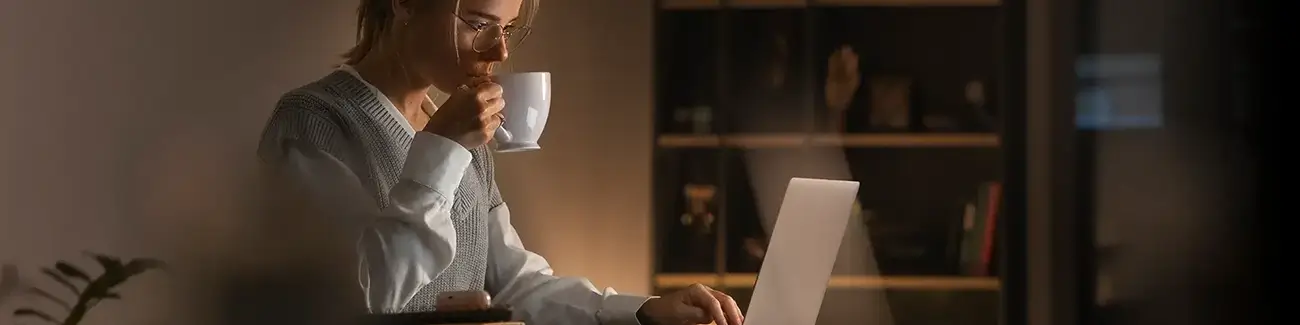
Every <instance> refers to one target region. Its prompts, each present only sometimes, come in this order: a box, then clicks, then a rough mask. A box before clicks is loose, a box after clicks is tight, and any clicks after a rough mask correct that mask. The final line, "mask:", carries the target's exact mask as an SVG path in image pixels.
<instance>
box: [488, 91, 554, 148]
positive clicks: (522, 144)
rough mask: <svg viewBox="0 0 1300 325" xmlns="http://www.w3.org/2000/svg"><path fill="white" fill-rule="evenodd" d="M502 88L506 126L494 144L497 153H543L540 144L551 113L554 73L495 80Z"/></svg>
mask: <svg viewBox="0 0 1300 325" xmlns="http://www.w3.org/2000/svg"><path fill="white" fill-rule="evenodd" d="M495 81H496V82H497V84H500V85H501V89H502V90H503V92H504V94H503V95H502V98H503V99H505V101H506V107H505V109H502V110H501V113H502V114H503V115H505V117H506V122H505V123H504V124H502V125H501V127H500V128H497V131H496V134H495V135H494V137H493V138H494V140H495V141H496V151H497V152H519V151H532V150H538V149H541V148H542V146H541V145H539V144H538V143H537V140H538V139H540V138H541V137H542V129H544V128H545V127H546V117H547V115H548V114H549V113H550V111H551V73H550V72H521V73H506V74H500V75H497V76H496V77H495Z"/></svg>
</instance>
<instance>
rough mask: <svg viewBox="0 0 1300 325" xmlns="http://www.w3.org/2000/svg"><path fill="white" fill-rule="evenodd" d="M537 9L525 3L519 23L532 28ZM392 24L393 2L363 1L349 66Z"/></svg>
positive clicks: (534, 4)
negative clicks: (355, 41)
mask: <svg viewBox="0 0 1300 325" xmlns="http://www.w3.org/2000/svg"><path fill="white" fill-rule="evenodd" d="M455 1H456V6H455V8H456V9H457V10H459V9H460V0H455ZM537 8H538V1H537V0H528V1H524V4H523V8H520V13H521V14H520V19H519V23H520V24H521V25H523V26H532V24H533V19H534V17H536V16H537ZM392 23H393V8H392V0H361V5H360V6H358V7H357V35H356V38H357V43H356V45H353V46H352V49H349V50H348V51H347V53H344V54H343V58H345V59H347V64H357V62H361V59H363V58H365V57H366V54H367V53H370V50H371V49H373V48H374V47H375V43H376V42H378V41H379V38H380V37H383V35H384V33H386V32H388V31H387V29H388V26H389V25H390V24H392Z"/></svg>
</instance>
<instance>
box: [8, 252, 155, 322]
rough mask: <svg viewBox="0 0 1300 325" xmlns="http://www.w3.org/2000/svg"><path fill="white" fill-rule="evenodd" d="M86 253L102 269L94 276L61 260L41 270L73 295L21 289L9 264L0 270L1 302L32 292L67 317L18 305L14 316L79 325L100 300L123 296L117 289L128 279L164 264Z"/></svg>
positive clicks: (28, 288)
mask: <svg viewBox="0 0 1300 325" xmlns="http://www.w3.org/2000/svg"><path fill="white" fill-rule="evenodd" d="M87 255H89V256H90V257H91V258H93V259H94V260H95V262H96V263H98V264H99V266H100V267H101V268H102V271H101V272H100V273H99V275H96V276H91V275H90V273H87V272H86V271H83V270H82V269H81V268H79V267H77V266H75V265H73V264H72V263H69V262H67V261H58V262H56V263H54V266H52V267H45V268H42V269H41V273H43V274H45V275H46V276H48V277H50V278H51V279H53V280H54V281H55V282H57V283H59V284H60V285H61V286H62V287H64V289H66V291H68V292H70V293H71V294H70V295H67V294H65V295H56V294H54V293H52V292H50V291H46V290H44V289H41V288H39V287H27V288H20V286H19V285H18V281H17V270H16V268H14V267H13V266H12V265H6V266H5V267H4V268H3V270H0V276H3V278H0V302H3V301H4V300H5V297H6V296H11V295H12V294H15V293H20V292H19V291H22V292H21V293H28V294H32V295H35V296H37V297H40V298H42V299H45V300H49V301H50V302H53V303H54V304H56V305H58V306H60V307H63V309H64V311H63V313H64V316H63V317H62V318H59V317H56V316H54V314H52V313H49V312H46V311H41V310H38V309H35V308H18V309H16V310H14V312H13V316H14V317H15V318H27V319H37V320H41V321H44V322H48V323H51V324H58V325H76V324H78V323H80V322H81V320H82V319H83V318H85V317H86V314H87V313H88V312H90V309H91V308H94V307H95V306H96V305H98V304H99V303H100V302H102V301H104V300H115V299H122V295H121V294H119V293H118V292H117V291H116V290H115V289H117V288H118V287H119V286H121V285H122V284H123V283H126V281H127V280H130V279H131V278H133V277H135V276H137V275H140V274H144V273H145V272H148V271H150V270H155V269H161V268H163V267H164V264H163V263H162V262H161V261H158V260H154V259H148V258H140V259H132V260H128V261H123V260H122V259H121V258H118V257H114V256H109V255H104V254H97V253H87ZM5 290H8V292H6V291H5ZM60 296H65V297H71V298H72V299H75V300H72V299H68V298H61V297H60Z"/></svg>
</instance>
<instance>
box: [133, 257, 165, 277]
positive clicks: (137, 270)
mask: <svg viewBox="0 0 1300 325" xmlns="http://www.w3.org/2000/svg"><path fill="white" fill-rule="evenodd" d="M166 267H167V264H165V263H163V261H160V260H156V259H152V258H137V259H133V260H131V261H130V262H127V263H126V266H125V270H126V274H128V275H137V274H141V273H144V272H145V271H149V270H155V269H164V268H166Z"/></svg>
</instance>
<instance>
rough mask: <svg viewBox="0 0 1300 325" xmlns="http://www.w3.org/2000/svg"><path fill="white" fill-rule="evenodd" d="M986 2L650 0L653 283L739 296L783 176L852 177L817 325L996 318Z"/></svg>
mask: <svg viewBox="0 0 1300 325" xmlns="http://www.w3.org/2000/svg"><path fill="white" fill-rule="evenodd" d="M1000 5H1001V4H1000V1H999V0H659V1H658V2H657V3H656V17H655V33H656V37H655V63H654V71H655V74H656V75H655V78H656V81H655V104H654V107H655V112H654V119H655V128H654V132H655V134H654V137H653V138H654V140H653V141H654V154H653V156H654V160H655V162H654V170H653V173H654V175H653V180H654V181H653V183H654V185H653V187H654V188H653V189H652V193H653V202H654V204H653V206H654V209H655V210H654V212H653V214H654V216H655V220H656V221H655V229H654V234H655V235H654V240H655V241H656V242H655V243H654V247H655V254H654V255H655V263H654V265H655V269H654V272H653V276H652V278H651V279H649V281H650V282H651V285H652V287H653V288H654V290H655V291H656V292H658V293H664V292H669V291H672V290H674V289H677V288H682V287H685V286H689V285H691V284H694V283H701V284H705V285H709V286H712V287H714V288H717V289H719V290H723V291H726V292H728V293H729V294H731V295H733V296H734V297H736V298H737V301H738V302H739V303H740V304H741V305H742V309H743V308H744V305H745V304H747V302H748V299H749V294H750V292H751V291H752V289H753V286H754V281H755V279H756V275H757V272H758V271H759V268H760V266H761V264H762V255H763V253H762V252H763V251H764V250H765V249H766V248H765V245H766V244H765V240H766V236H767V234H768V233H770V232H769V230H768V229H769V228H770V226H769V224H770V223H771V222H772V221H773V220H774V217H775V212H776V210H777V209H779V206H780V200H781V197H782V195H783V194H784V193H783V192H784V189H785V184H786V182H788V180H789V178H790V177H820V178H834V179H853V180H859V181H862V182H863V185H862V188H861V189H860V190H859V195H858V201H859V202H858V205H859V206H860V207H861V209H860V211H861V212H860V213H857V214H855V216H854V218H853V220H854V221H853V224H851V227H850V229H851V230H850V232H849V233H848V234H844V236H845V239H844V244H843V245H842V247H841V251H840V255H839V256H840V257H839V261H837V265H836V267H835V273H834V275H833V276H832V277H831V280H830V282H829V283H828V284H829V289H828V293H827V297H826V302H825V303H824V304H823V311H822V313H821V316H820V319H819V320H818V324H819V325H838V324H861V323H869V322H877V323H880V322H885V321H887V322H889V323H890V324H895V325H924V324H952V323H961V324H973V325H983V324H988V325H993V324H998V323H999V319H998V313H999V309H998V304H999V298H1000V297H999V294H1000V293H999V288H1000V281H999V280H998V276H997V274H998V271H997V270H996V268H994V267H991V266H988V265H984V264H981V263H983V262H981V261H988V260H991V259H992V258H991V257H990V256H992V255H994V254H996V252H991V251H989V250H988V249H987V248H984V247H988V246H992V245H990V243H989V242H988V240H989V239H988V238H993V237H995V236H992V234H993V233H992V232H989V231H984V229H986V228H982V227H981V225H982V224H981V223H980V222H973V221H978V220H986V219H985V218H984V217H985V216H988V215H996V212H995V211H997V208H996V204H993V203H991V202H996V201H998V200H997V199H996V198H993V197H992V196H989V194H988V193H990V192H991V191H990V190H989V189H991V188H996V186H994V184H997V183H998V182H999V181H1000V179H1001V175H1000V173H1001V167H1002V161H1001V159H1002V156H1003V155H1002V152H1001V150H1002V149H1001V141H1000V139H999V136H998V133H997V130H999V128H1000V127H999V126H998V125H997V124H996V122H995V121H998V120H999V118H998V116H999V112H998V107H999V101H998V95H999V94H1000V89H999V80H998V78H997V77H998V76H999V75H1000V72H1001V62H1000V61H999V60H998V58H999V57H1000V55H999V54H998V51H999V50H1000V49H1001V44H1000V42H1001V40H1000V38H999V37H1000V35H1001V30H1000V29H999V24H1000V19H1001V17H1000V15H1001V14H1002V13H1001V10H1000V8H1001V7H1000ZM846 45H847V46H848V47H849V48H851V49H852V52H853V53H852V54H847V53H846V51H843V50H842V49H844V47H845V46H846ZM836 53H841V54H838V55H837V54H836ZM855 68H856V69H855ZM854 76H856V77H854ZM853 229H857V231H856V232H855V231H854V230H853ZM981 265H984V266H981Z"/></svg>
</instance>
